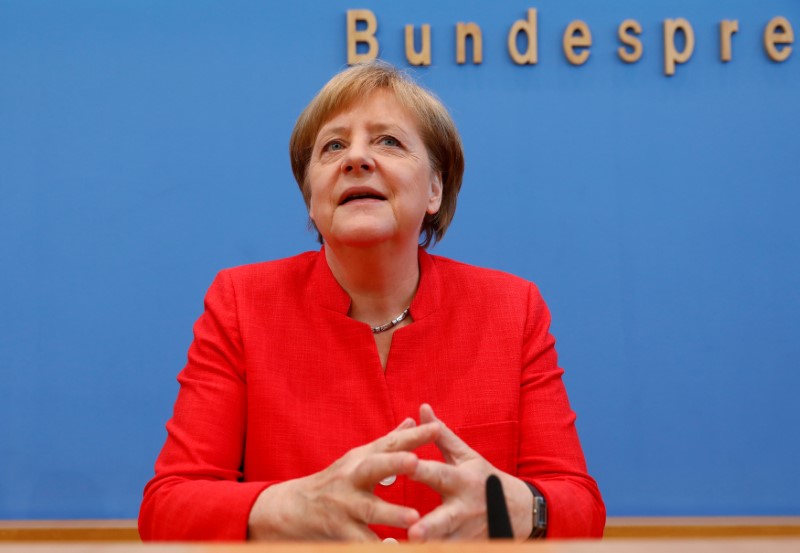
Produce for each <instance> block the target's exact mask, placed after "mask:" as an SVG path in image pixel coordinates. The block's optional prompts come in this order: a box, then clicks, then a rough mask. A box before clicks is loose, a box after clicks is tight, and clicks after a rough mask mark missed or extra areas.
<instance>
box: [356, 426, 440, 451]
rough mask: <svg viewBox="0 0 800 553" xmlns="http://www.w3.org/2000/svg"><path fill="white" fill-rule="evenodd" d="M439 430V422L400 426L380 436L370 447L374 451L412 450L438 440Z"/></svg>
mask: <svg viewBox="0 0 800 553" xmlns="http://www.w3.org/2000/svg"><path fill="white" fill-rule="evenodd" d="M401 426H402V425H401ZM439 431H440V425H439V424H438V423H431V424H421V425H419V426H413V427H410V428H405V427H404V428H399V427H398V429H396V430H393V431H391V432H389V433H388V434H386V435H385V436H383V437H381V438H378V439H377V440H375V441H374V442H372V443H371V444H370V445H369V446H368V447H369V448H370V449H372V451H374V452H391V451H411V450H413V449H417V448H418V447H419V446H421V445H424V444H427V443H431V442H434V441H436V438H437V437H438V435H439Z"/></svg>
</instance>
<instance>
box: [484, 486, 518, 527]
mask: <svg viewBox="0 0 800 553" xmlns="http://www.w3.org/2000/svg"><path fill="white" fill-rule="evenodd" d="M486 516H487V518H488V519H489V538H491V539H496V538H513V537H514V532H513V531H512V530H511V519H510V518H509V516H508V506H507V505H506V496H505V494H504V493H503V485H502V484H501V483H500V479H499V478H498V477H497V476H495V475H494V474H492V475H490V476H489V478H487V479H486Z"/></svg>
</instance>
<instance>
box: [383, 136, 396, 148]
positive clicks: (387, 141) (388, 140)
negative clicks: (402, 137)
mask: <svg viewBox="0 0 800 553" xmlns="http://www.w3.org/2000/svg"><path fill="white" fill-rule="evenodd" d="M380 142H381V144H383V145H384V146H399V145H400V142H398V141H397V139H396V138H395V137H393V136H384V137H383V138H381V140H380Z"/></svg>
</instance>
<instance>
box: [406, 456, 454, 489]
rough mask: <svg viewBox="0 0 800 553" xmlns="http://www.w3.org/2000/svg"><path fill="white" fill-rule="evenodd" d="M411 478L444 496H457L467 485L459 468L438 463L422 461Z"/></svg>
mask: <svg viewBox="0 0 800 553" xmlns="http://www.w3.org/2000/svg"><path fill="white" fill-rule="evenodd" d="M410 476H411V479H412V480H415V481H417V482H421V483H423V484H425V485H426V486H429V487H430V488H433V490H435V491H436V492H438V493H439V494H440V495H444V496H449V495H455V494H457V493H459V492H460V491H463V489H464V487H465V486H466V485H467V482H466V480H465V479H464V477H463V475H462V474H461V471H460V470H459V469H458V468H456V467H455V466H453V465H448V464H445V463H440V462H438V461H423V460H421V459H420V460H419V462H418V463H417V469H416V470H415V471H414V473H413V474H411V475H410Z"/></svg>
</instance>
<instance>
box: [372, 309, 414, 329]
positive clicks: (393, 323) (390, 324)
mask: <svg viewBox="0 0 800 553" xmlns="http://www.w3.org/2000/svg"><path fill="white" fill-rule="evenodd" d="M409 309H411V306H410V305H409V306H408V307H406V308H405V310H404V311H403V312H402V313H400V314H399V315H398V316H397V317H395V318H394V319H392V320H391V321H389V322H388V323H386V324H385V325H381V326H373V327H372V333H373V334H380V333H381V332H386V331H387V330H389V329H390V328H392V327H394V326H397V325H398V324H400V321H402V320H403V319H405V318H406V317H407V316H408V310H409Z"/></svg>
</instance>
